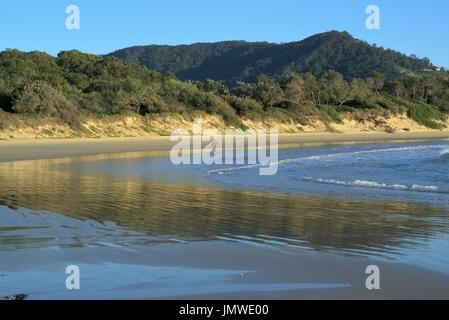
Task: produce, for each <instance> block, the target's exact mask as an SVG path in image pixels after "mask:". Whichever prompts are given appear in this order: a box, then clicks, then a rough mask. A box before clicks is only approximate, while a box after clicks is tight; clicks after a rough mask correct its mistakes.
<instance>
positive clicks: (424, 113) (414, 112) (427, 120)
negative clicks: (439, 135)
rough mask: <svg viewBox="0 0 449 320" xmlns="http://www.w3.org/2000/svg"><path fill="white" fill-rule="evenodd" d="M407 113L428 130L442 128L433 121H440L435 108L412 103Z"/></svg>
mask: <svg viewBox="0 0 449 320" xmlns="http://www.w3.org/2000/svg"><path fill="white" fill-rule="evenodd" d="M408 113H409V116H410V118H412V119H413V120H415V121H416V122H418V123H420V124H422V125H424V126H426V127H428V128H431V129H441V128H442V125H441V124H439V123H437V122H436V121H435V120H439V119H441V112H440V111H439V110H438V109H437V108H436V107H433V106H430V105H427V104H421V103H413V104H411V105H410V106H409V111H408Z"/></svg>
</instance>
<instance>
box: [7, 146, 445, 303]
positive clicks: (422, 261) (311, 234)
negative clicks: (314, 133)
mask: <svg viewBox="0 0 449 320" xmlns="http://www.w3.org/2000/svg"><path fill="white" fill-rule="evenodd" d="M447 147H449V143H448V142H430V143H408V144H390V145H354V146H338V147H336V146H321V147H313V148H303V149H285V150H281V152H280V157H281V159H280V160H281V162H280V165H279V172H278V175H276V176H275V177H260V176H258V174H257V173H258V171H257V170H255V169H256V168H252V167H251V168H240V169H239V168H237V167H236V166H220V167H203V166H188V167H175V166H173V165H171V163H170V162H169V160H168V159H167V158H149V157H142V158H140V157H135V158H126V157H124V156H120V157H115V156H102V157H98V158H96V157H87V158H74V159H60V160H42V161H24V162H15V163H4V164H0V258H1V259H0V296H1V295H6V294H13V293H19V292H21V291H23V290H27V285H28V286H30V284H29V283H30V282H33V279H47V281H44V280H42V281H44V282H45V283H46V286H45V284H40V286H41V287H39V285H37V284H34V286H32V287H33V288H32V289H34V290H36V292H38V291H39V290H41V291H40V294H37V293H36V297H39V298H48V297H58V294H59V295H61V292H60V291H58V290H56V291H55V289H54V287H52V286H51V285H49V283H51V281H48V280H49V279H53V278H51V275H52V274H54V273H53V272H54V268H55V266H58V268H59V265H63V264H64V263H66V262H67V263H69V262H70V263H75V264H76V262H77V259H79V260H78V261H79V264H81V265H83V266H84V265H90V267H85V269H87V270H90V272H91V273H90V277H91V278H96V279H97V280H96V282H95V281H94V282H92V286H94V287H95V286H97V287H98V286H100V283H104V281H103V280H102V279H103V278H101V276H100V275H101V274H102V271H101V270H110V271H111V272H112V273H114V272H115V273H123V272H125V273H128V274H129V276H128V278H126V279H123V278H120V280H117V281H115V282H114V281H113V280H112V283H114V285H115V286H114V288H122V287H125V288H128V293H127V295H126V296H125V297H147V298H155V297H156V298H157V297H165V296H179V295H183V294H184V295H187V294H208V293H215V294H217V293H223V292H242V291H245V292H256V291H285V290H303V289H307V288H309V289H310V288H315V289H318V288H323V289H324V288H338V287H345V286H346V285H347V284H346V283H345V282H342V281H332V279H327V281H324V282H320V281H317V279H314V281H310V282H306V283H305V282H300V281H296V282H295V281H293V280H292V279H289V280H288V281H287V279H283V280H282V281H277V282H273V281H271V282H267V283H265V285H264V284H261V283H260V282H257V283H245V284H242V283H240V286H239V285H238V282H237V283H236V282H234V280H235V277H237V279H239V278H240V277H241V275H242V274H246V273H248V272H255V271H254V270H248V268H250V269H251V268H255V267H254V266H252V265H251V266H244V265H238V264H235V263H234V264H233V265H232V266H228V267H227V268H226V267H224V266H225V265H226V262H225V261H224V262H223V263H222V264H221V265H223V267H222V268H219V265H220V264H218V265H216V266H214V268H208V267H207V263H206V261H207V259H206V260H201V261H198V262H197V263H196V264H195V265H194V266H192V265H189V266H185V265H184V266H182V268H181V266H180V262H179V261H177V262H174V261H173V259H174V260H176V257H177V253H176V252H177V250H181V249H180V248H185V246H192V245H193V246H195V245H198V246H201V245H204V244H208V243H213V246H214V248H215V252H219V251H220V248H221V249H222V250H224V249H223V248H225V247H226V246H229V245H237V246H243V247H242V248H258V249H257V250H262V252H271V250H273V252H277V254H280V253H279V252H281V253H282V252H284V253H282V254H281V256H282V257H284V255H285V256H291V255H301V254H303V253H304V252H308V251H311V252H317V253H323V254H324V253H326V254H333V255H335V256H339V257H348V256H350V257H353V256H355V257H368V258H369V259H375V260H376V261H387V260H388V261H396V262H401V263H404V264H405V265H410V266H416V267H421V268H424V269H427V270H433V271H437V272H441V273H443V274H447V275H449V241H448V240H449V210H448V206H447V204H448V196H449V195H448V194H447V193H446V191H445V190H447V189H449V183H448V182H447V179H448V176H449V175H447V173H448V171H447V170H448V165H449V162H447V159H446V158H447V156H446V154H445V152H444V150H447V149H445V148H447ZM427 168H428V169H427ZM343 181H344V182H345V183H344V184H343V183H342V182H343ZM356 181H359V182H358V183H355V182H356ZM361 181H363V182H361ZM399 186H406V187H405V188H404V187H399ZM435 188H437V189H435ZM161 246H162V247H163V248H164V249H163V250H162V249H159V248H161ZM99 248H100V249H101V248H103V250H104V251H102V253H103V254H104V257H105V258H104V259H102V258H101V257H102V253H95V254H92V253H91V252H92V250H99ZM239 248H240V249H238V250H243V249H241V247H239ZM108 250H109V251H111V252H109V251H108ZM148 250H150V251H148ZM264 250H265V251H264ZM55 252H56V253H57V252H60V253H62V254H61V257H60V258H59V260H58V258H57V257H55ZM73 252H76V253H73ZM105 252H107V254H106V253H105ZM144 252H145V257H146V258H145V259H143V258H142V257H141V255H143V253H144ZM236 252H240V251H236ZM242 252H243V251H242ZM240 253H241V252H240ZM92 256H93V257H97V259H96V260H95V259H94V260H95V263H94V262H92V261H91V258H92ZM111 256H113V257H115V258H114V259H112V258H111ZM219 256H220V254H219ZM44 257H52V258H51V259H49V261H48V262H45V261H44V260H45V258H44ZM63 257H64V258H63ZM68 257H70V258H68ZM106 257H107V258H106ZM137 257H140V258H142V259H143V260H145V261H146V263H147V264H149V265H147V266H146V267H142V265H141V264H133V261H135V260H139V259H140V258H139V259H138V258H137ZM169 257H170V259H169ZM178 257H179V256H178ZM234 258H235V257H234ZM92 259H93V258H92ZM179 259H181V258H179ZM214 259H215V258H214ZM348 259H350V258H348ZM166 260H169V261H166ZM237 260H239V257H237ZM51 261H53V262H54V263H53V264H52V263H50V262H51ZM162 261H164V262H162ZM33 263H34V266H33ZM272 263H273V262H272ZM160 264H162V266H161V265H160ZM181 265H182V264H181ZM102 266H104V268H105V269H102ZM272 267H273V268H274V269H276V268H280V267H279V266H278V267H276V265H274V266H272ZM61 268H62V267H61ZM167 268H168V269H167ZM170 268H171V269H170ZM167 270H169V271H167ZM255 273H257V272H255ZM1 274H3V275H4V276H3V277H2V276H1ZM151 274H152V275H153V277H157V279H159V280H158V281H156V280H154V279H153V280H154V281H153V280H152V278H151V277H150V276H149V275H151ZM186 275H188V276H189V279H190V280H186V279H184V277H185V276H186ZM59 277H60V278H61V279H63V278H64V277H65V274H64V273H62V275H60V276H59ZM142 277H144V278H145V279H147V280H148V283H147V282H145V284H140V285H143V287H144V289H145V290H144V291H143V293H142V292H141V294H142V295H139V294H138V293H137V292H138V291H139V286H140V285H139V279H141V278H142ZM148 277H150V278H148ZM160 279H166V280H167V279H168V280H167V281H166V282H164V281H162V282H161V281H160ZM170 279H171V280H170ZM182 279H184V280H185V281H182ZM214 279H215V280H217V279H219V280H220V281H218V280H217V281H216V282H214V285H212V286H210V285H209V286H206V285H205V283H204V281H206V282H207V281H209V280H211V281H212V282H213V281H215V280H214ZM223 279H227V280H223ZM229 279H230V280H229ZM232 279H234V280H232ZM53 280H54V281H59V280H60V279H59V278H57V280H56V279H53ZM61 281H63V280H61ZM189 281H190V282H189ZM229 281H231V282H229ZM37 283H39V281H37ZM151 283H152V284H151ZM167 283H168V284H169V285H168V287H167V288H166V290H163V287H164V286H165V285H167ZM209 284H210V283H209ZM192 285H194V286H198V288H199V289H198V290H197V291H189V290H187V289H186V288H187V287H191V286H192ZM203 285H204V286H203ZM42 286H43V287H42ZM48 286H49V287H48ZM202 286H203V287H202ZM201 288H202V289H201ZM105 290H106V288H105ZM107 290H112V289H111V288H108V289H107ZM129 292H132V293H133V294H130V293H129ZM121 293H123V292H122V291H116V292H115V295H114V294H111V293H110V292H109V293H108V294H106V293H105V291H103V292H101V293H99V292H96V291H87V290H86V291H85V295H84V296H83V294H82V292H80V293H79V296H76V297H86V298H92V297H95V296H96V295H100V296H97V297H115V298H117V297H120V294H121ZM61 296H63V295H61Z"/></svg>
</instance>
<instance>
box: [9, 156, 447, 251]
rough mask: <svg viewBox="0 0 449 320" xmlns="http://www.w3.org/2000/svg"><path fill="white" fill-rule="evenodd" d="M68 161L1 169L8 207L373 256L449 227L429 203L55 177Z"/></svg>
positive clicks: (169, 232) (162, 232) (184, 234)
mask: <svg viewBox="0 0 449 320" xmlns="http://www.w3.org/2000/svg"><path fill="white" fill-rule="evenodd" d="M65 161H67V160H42V161H28V162H16V163H5V164H0V204H1V205H5V206H8V207H11V208H19V207H23V208H28V209H32V210H46V211H50V212H55V213H62V214H64V215H66V216H69V217H72V218H77V219H81V220H86V219H92V220H95V221H99V222H106V221H112V222H116V223H117V224H118V225H119V226H122V227H127V228H130V229H132V230H135V231H140V232H145V233H147V234H149V235H151V236H171V237H176V238H178V239H197V240H202V239H213V238H215V237H220V238H227V239H229V240H235V241H257V242H265V243H272V242H275V243H276V242H282V243H284V244H291V245H303V246H311V247H313V248H330V249H338V250H344V251H352V252H356V251H364V250H368V251H371V253H373V252H377V253H381V252H383V251H389V250H394V248H395V247H398V246H407V245H413V241H415V240H416V241H418V240H423V239H426V238H429V237H431V236H432V235H434V234H436V233H439V232H446V230H447V227H448V226H447V222H444V220H443V219H438V216H447V215H448V213H447V212H446V211H444V210H443V209H438V208H435V207H431V206H428V205H423V204H417V203H411V204H407V203H399V202H384V201H376V202H374V201H373V202H366V201H352V200H345V199H323V198H311V197H301V196H293V195H279V194H269V193H256V192H241V191H232V190H220V189H215V188H212V189H207V188H204V187H195V186H183V185H164V184H158V183H151V182H144V181H135V180H125V179H118V178H112V177H106V176H93V175H83V174H81V173H79V172H76V173H70V172H68V171H67V172H66V171H58V170H55V165H56V164H59V163H61V162H65ZM430 216H431V217H432V219H429V217H430ZM442 221H443V222H442Z"/></svg>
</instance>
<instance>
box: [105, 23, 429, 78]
mask: <svg viewBox="0 0 449 320" xmlns="http://www.w3.org/2000/svg"><path fill="white" fill-rule="evenodd" d="M110 55H111V56H114V57H117V58H120V59H123V60H125V61H128V62H134V63H140V64H144V65H146V66H148V67H149V68H150V69H152V70H155V71H159V72H163V73H166V72H174V73H175V74H176V76H177V77H178V78H180V79H182V80H206V79H213V80H217V81H221V82H224V83H225V84H227V85H234V84H235V83H236V82H238V81H246V82H253V81H254V80H255V79H256V78H257V76H258V75H260V74H266V75H268V76H271V77H275V78H279V77H280V76H281V75H283V74H284V73H286V72H292V71H293V72H298V73H307V72H310V73H312V74H313V75H315V76H316V77H321V76H322V75H323V74H324V73H326V72H327V71H329V70H334V71H337V72H339V73H341V74H342V75H343V76H344V78H345V79H346V80H352V79H354V78H366V77H368V76H369V75H370V74H371V73H372V72H373V71H378V72H380V73H382V74H383V75H384V76H385V77H386V78H387V79H398V78H400V77H401V76H402V75H403V74H407V75H410V74H416V73H418V74H421V73H435V72H436V71H435V69H436V68H435V67H434V66H433V65H432V64H431V62H430V61H429V60H428V59H426V58H424V59H418V58H416V57H415V56H406V55H404V54H401V53H399V52H397V51H393V50H389V49H384V48H381V47H377V46H375V45H370V44H368V43H367V42H365V41H361V40H357V39H355V38H353V37H352V36H351V35H350V34H349V33H347V32H337V31H331V32H326V33H321V34H317V35H314V36H312V37H309V38H307V39H305V40H303V41H299V42H290V43H284V44H274V43H266V42H253V43H252V42H245V41H228V42H218V43H197V44H192V45H180V46H158V45H150V46H139V47H131V48H126V49H122V50H118V51H115V52H113V53H111V54H110Z"/></svg>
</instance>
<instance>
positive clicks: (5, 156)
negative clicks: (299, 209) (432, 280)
mask: <svg viewBox="0 0 449 320" xmlns="http://www.w3.org/2000/svg"><path fill="white" fill-rule="evenodd" d="M443 139H449V131H441V132H440V131H432V132H416V133H411V132H410V133H382V132H366V133H345V134H337V133H319V134H312V133H310V134H290V135H280V137H279V144H280V146H281V147H289V146H301V145H308V144H334V143H368V142H379V143H380V142H393V141H413V140H443ZM173 144H174V143H172V142H170V138H169V137H140V138H98V139H93V138H82V139H27V140H3V141H0V162H10V161H18V160H36V159H53V158H65V157H76V156H88V155H98V154H111V153H125V152H146V151H168V150H170V148H171V146H172V145H173Z"/></svg>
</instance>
